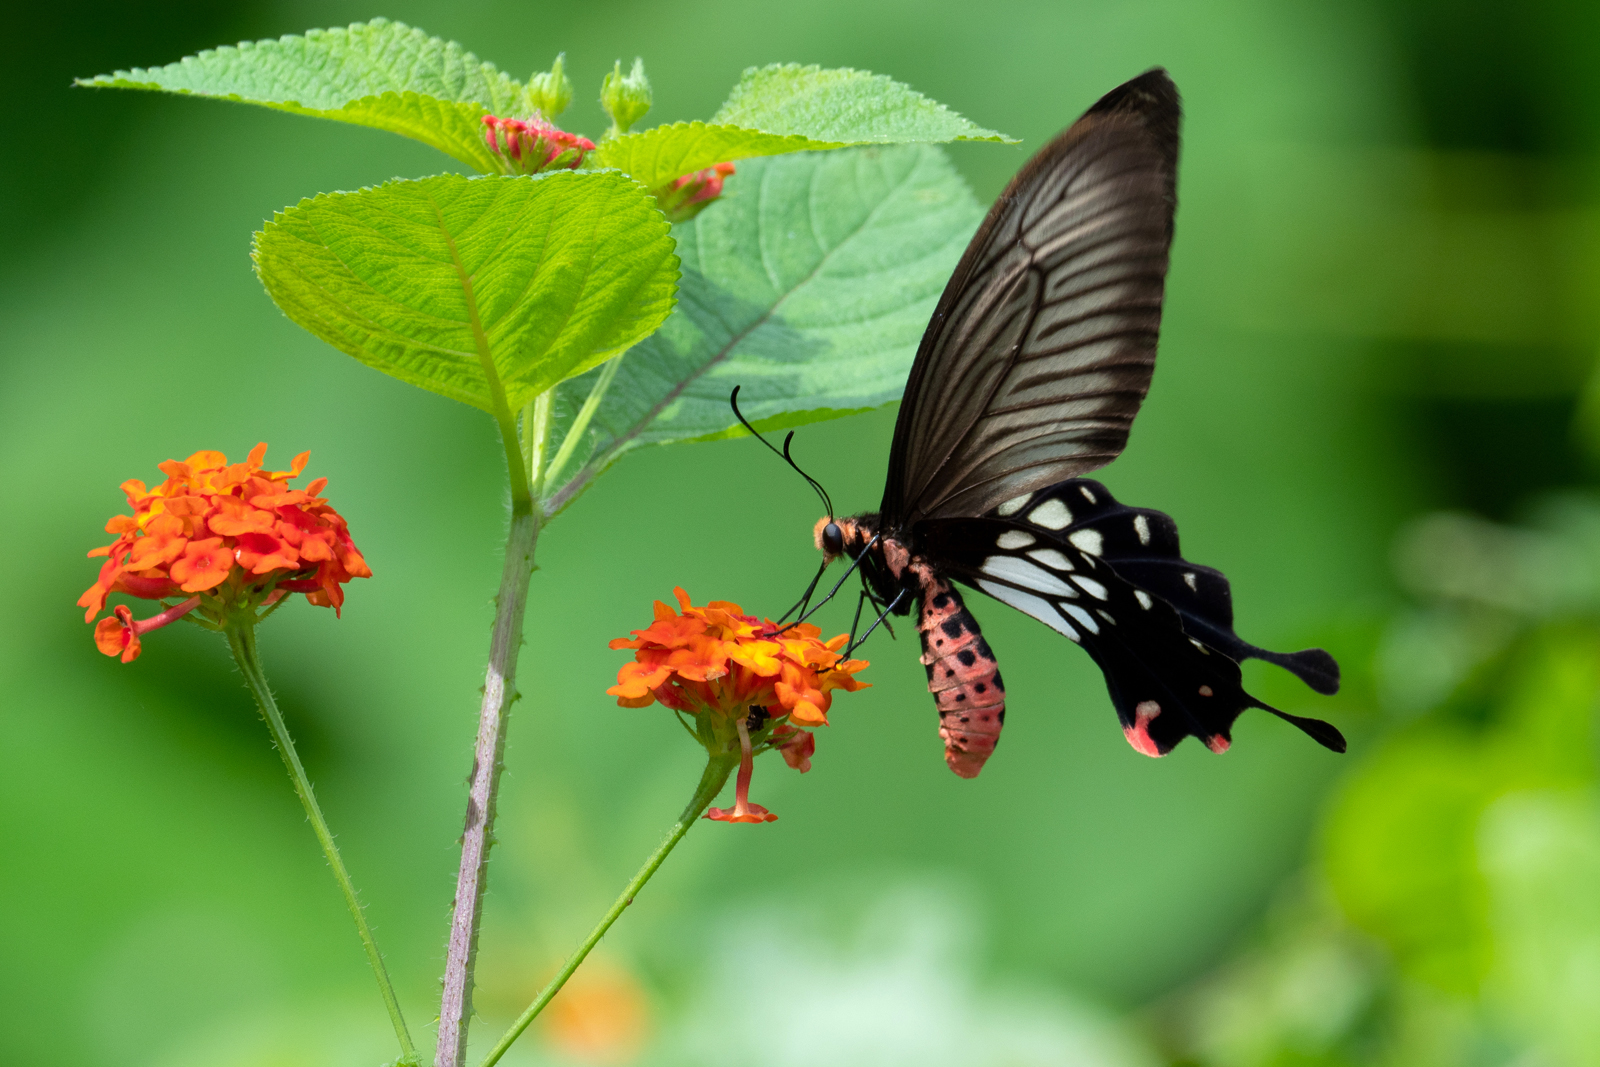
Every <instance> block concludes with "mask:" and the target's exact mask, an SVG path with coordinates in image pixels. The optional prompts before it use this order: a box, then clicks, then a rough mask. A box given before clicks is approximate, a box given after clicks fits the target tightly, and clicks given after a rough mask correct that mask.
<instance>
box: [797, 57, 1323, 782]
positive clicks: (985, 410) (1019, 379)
mask: <svg viewBox="0 0 1600 1067" xmlns="http://www.w3.org/2000/svg"><path fill="white" fill-rule="evenodd" d="M1180 116H1181V107H1180V102H1179V97H1178V90H1177V87H1176V86H1175V85H1174V84H1173V83H1172V80H1171V79H1170V78H1169V77H1168V76H1167V73H1166V72H1165V71H1164V70H1161V69H1159V68H1157V69H1154V70H1150V71H1147V72H1146V73H1144V74H1142V75H1140V76H1139V77H1137V78H1134V79H1133V80H1132V81H1129V82H1127V83H1125V84H1123V85H1121V86H1119V87H1117V88H1116V89H1113V90H1112V91H1111V92H1109V93H1107V94H1106V95H1105V96H1104V97H1102V98H1101V99H1100V100H1099V101H1098V102H1097V103H1096V104H1095V105H1094V106H1093V107H1091V108H1090V109H1089V110H1088V111H1087V112H1085V113H1084V114H1083V116H1082V117H1081V118H1080V119H1078V121H1077V122H1075V123H1073V125H1072V126H1071V127H1069V128H1068V129H1067V130H1066V131H1065V132H1064V133H1062V134H1061V135H1059V136H1058V137H1056V139H1055V140H1053V141H1051V142H1050V143H1049V144H1048V145H1046V146H1045V147H1044V148H1043V149H1041V150H1040V151H1039V152H1038V154H1037V155H1035V156H1034V157H1033V158H1032V159H1031V160H1029V161H1028V163H1027V164H1026V165H1025V166H1024V167H1023V168H1022V170H1021V171H1020V172H1018V174H1017V175H1016V177H1015V178H1013V179H1012V181H1011V183H1010V184H1009V185H1008V186H1007V187H1006V190H1005V192H1003V193H1002V194H1001V195H1000V198H999V200H997V201H996V202H995V204H994V207H993V208H992V209H991V210H990V211H989V214H988V216H987V217H986V218H985V219H984V221H983V225H982V226H980V227H979V228H978V232H977V234H976V235H975V236H974V237H973V238H972V242H971V244H969V245H968V246H967V250H966V253H965V254H964V255H963V256H962V257H961V261H960V263H959V264H957V266H956V269H955V273H954V274H953V275H952V276H951V278H950V281H949V283H948V285H947V286H946V287H945V290H944V294H943V296H942V297H941V298H940V300H939V303H938V305H937V307H936V308H935V310H934V313H933V318H932V320H931V321H930V322H929V324H928V329H927V332H926V333H925V334H924V335H923V338H922V343H921V346H920V348H919V349H918V351H917V356H916V360H915V362H914V363H913V364H912V368H911V374H910V377H909V379H908V380H907V383H906V389H905V396H904V399H903V400H902V402H901V406H900V413H899V419H898V421H897V422H896V424H895V430H894V443H893V445H892V447H891V448H890V451H889V471H888V477H887V480H886V484H885V488H884V494H883V503H882V505H881V506H880V507H879V509H878V510H877V511H876V512H869V513H865V514H860V515H855V516H852V517H849V518H842V519H835V518H834V517H833V515H832V514H831V512H832V507H831V505H829V507H828V510H829V512H830V514H828V515H826V516H824V517H823V518H822V519H821V520H819V521H818V523H817V525H816V528H815V540H816V544H817V547H818V548H819V549H820V550H821V551H822V552H823V559H824V563H823V566H824V568H826V567H827V565H828V564H829V563H831V562H832V561H833V560H834V559H838V558H840V557H848V558H849V559H850V560H851V561H852V564H851V565H852V567H859V568H860V570H861V574H862V585H863V589H862V597H863V600H864V601H866V602H869V603H871V604H873V605H874V606H875V607H876V608H877V609H878V610H879V611H880V615H879V620H880V621H882V620H883V619H884V618H885V617H886V616H887V615H890V614H894V615H908V614H910V612H911V611H912V610H913V608H914V609H915V610H916V611H917V618H918V621H917V629H918V631H919V633H920V634H921V637H922V663H923V665H924V666H925V667H926V668H927V671H928V688H929V690H930V691H931V692H932V693H933V697H934V702H935V704H936V705H937V707H938V711H939V719H940V729H939V733H940V736H941V737H942V738H943V740H944V744H945V760H946V762H947V763H948V764H949V766H950V768H951V770H953V771H955V773H956V774H958V775H961V776H962V777H964V778H971V777H975V776H976V775H977V774H978V772H979V771H980V770H981V769H982V768H983V765H984V762H985V761H986V760H987V759H988V757H989V755H990V754H991V753H992V752H993V751H994V748H995V744H996V742H997V741H998V740H999V738H1000V730H1001V726H1002V725H1003V724H1004V722H1005V699H1006V698H1005V684H1004V682H1003V681H1002V679H1001V676H1000V670H999V667H998V666H997V664H996V662H995V656H994V652H993V650H992V649H990V647H989V645H988V643H987V642H986V641H985V640H984V638H983V634H982V632H981V631H980V629H979V627H978V621H977V619H975V618H974V617H973V615H972V613H971V612H970V611H969V610H968V609H967V607H966V605H965V603H964V602H963V601H962V598H961V594H960V593H959V592H958V591H957V590H956V587H955V585H954V584H953V583H954V582H960V583H962V584H963V585H965V586H968V587H970V588H973V589H977V590H980V591H981V592H983V593H986V594H988V595H989V596H991V597H993V598H995V599H996V600H999V601H1002V602H1004V603H1006V604H1009V605H1011V606H1012V607H1014V608H1016V609H1017V610H1019V611H1021V612H1023V613H1025V614H1027V615H1031V616H1032V617H1033V618H1035V619H1037V620H1039V621H1040V622H1042V623H1044V624H1045V625H1046V626H1049V627H1050V628H1051V629H1053V630H1056V631H1058V632H1059V633H1060V634H1062V635H1063V636H1065V637H1066V638H1067V639H1068V640H1071V641H1074V642H1076V643H1078V644H1080V645H1082V646H1083V648H1084V649H1085V650H1086V651H1087V652H1088V653H1089V655H1090V656H1091V657H1093V659H1094V661H1095V663H1096V664H1098V665H1099V667H1100V669H1101V671H1102V672H1103V673H1104V674H1105V680H1106V688H1107V690H1108V691H1109V693H1110V696H1111V703H1112V705H1113V706H1114V707H1115V708H1116V712H1117V717H1118V718H1119V719H1120V720H1121V724H1122V729H1123V732H1124V734H1125V735H1126V736H1127V739H1128V741H1129V743H1130V744H1132V746H1133V747H1134V748H1135V749H1136V750H1138V751H1139V752H1142V753H1144V754H1146V755H1149V756H1161V755H1165V754H1166V753H1168V752H1170V751H1171V750H1172V748H1173V746H1175V745H1177V744H1178V743H1179V742H1180V741H1182V740H1183V739H1184V738H1185V737H1189V736H1191V735H1192V736H1194V737H1198V738H1199V739H1200V740H1201V741H1202V742H1204V744H1205V745H1206V746H1207V747H1208V748H1210V749H1211V750H1212V751H1213V752H1222V751H1225V750H1226V749H1227V748H1228V746H1229V744H1230V743H1231V730H1232V727H1233V723H1234V720H1235V719H1237V718H1238V717H1239V715H1240V714H1241V713H1242V712H1243V711H1244V710H1245V709H1247V708H1261V709H1264V710H1266V711H1269V712H1271V713H1272V714H1274V715H1276V716H1278V717H1279V718H1282V719H1285V720H1287V721H1288V722H1291V723H1293V724H1294V725H1295V726H1298V727H1299V728H1300V729H1301V730H1303V731H1305V732H1306V733H1307V734H1309V735H1310V736H1311V737H1312V738H1314V739H1315V740H1317V741H1319V742H1321V743H1322V744H1323V745H1325V746H1326V747H1328V748H1330V749H1333V750H1334V751H1336V752H1343V751H1344V749H1345V741H1344V737H1343V736H1342V735H1341V734H1340V733H1339V731H1338V730H1337V729H1335V728H1334V727H1333V726H1332V725H1330V724H1328V723H1326V722H1323V721H1321V720H1319V719H1308V718H1302V717H1300V716H1297V715H1290V714H1288V713H1286V712H1283V711H1280V710H1278V709H1277V708H1274V707H1271V706H1269V705H1267V704H1265V703H1262V702H1261V701H1260V700H1258V699H1256V698H1255V697H1253V696H1251V695H1250V694H1249V693H1246V692H1245V691H1244V688H1243V685H1242V684H1241V676H1240V669H1239V661H1240V660H1243V659H1247V658H1255V659H1261V660H1265V661H1267V662H1269V663H1275V664H1277V665H1279V666H1281V667H1284V668H1286V669H1288V670H1289V671H1291V672H1293V673H1294V674H1296V675H1297V676H1299V678H1300V679H1301V680H1302V681H1304V682H1305V683H1306V684H1307V685H1309V686H1310V687H1311V688H1312V689H1313V690H1315V691H1316V692H1318V693H1325V694H1331V693H1334V692H1337V691H1338V688H1339V666H1338V664H1337V663H1336V662H1335V661H1334V659H1333V657H1332V656H1330V655H1329V654H1328V653H1327V652H1325V651H1323V650H1321V649H1308V650H1306V651H1303V652H1295V653H1289V654H1284V653H1277V652H1270V651H1267V650H1266V649H1263V648H1258V647H1256V646H1255V645H1252V644H1249V643H1248V642H1246V641H1244V640H1243V639H1242V638H1240V637H1239V636H1238V635H1237V634H1236V633H1234V630H1233V605H1232V594H1231V592H1230V590H1229V587H1228V580H1227V578H1226V577H1224V576H1223V574H1222V573H1221V572H1220V571H1216V570H1213V569H1211V568H1209V567H1202V566H1199V565H1197V564H1192V563H1190V562H1188V561H1187V560H1185V559H1184V558H1183V555H1182V553H1181V552H1180V550H1179V545H1178V528H1177V526H1176V524H1175V523H1174V522H1173V521H1172V519H1171V518H1169V517H1168V516H1166V515H1164V514H1162V513H1161V512H1159V511H1152V510H1150V509H1147V508H1134V507H1129V506H1128V505H1126V504H1122V503H1119V502H1118V501H1117V500H1116V499H1115V498H1113V497H1112V495H1111V493H1110V492H1109V491H1108V490H1107V489H1106V487H1105V486H1104V485H1102V484H1100V483H1099V482H1096V481H1093V480H1090V479H1088V478H1084V477H1081V476H1082V475H1084V474H1086V473H1088V472H1090V471H1093V470H1095V469H1096V468H1098V467H1101V466H1104V465H1105V464H1106V463H1109V462H1110V461H1111V460H1113V459H1115V458H1116V457H1117V455H1118V454H1120V453H1121V452H1122V449H1123V447H1124V446H1125V445H1126V443H1127V440H1128V430H1129V426H1130V425H1131V423H1132V421H1133V418H1134V415H1135V414H1136V413H1137V412H1138V410H1139V405H1140V403H1141V402H1142V401H1143V400H1144V397H1145V394H1146V392H1147V391H1148V390H1149V387H1150V378H1151V374H1152V373H1153V372H1154V370H1155V357H1156V341H1157V335H1158V332H1159V329H1160V325H1161V307H1162V297H1163V292H1164V286H1165V280H1166V273H1167V256H1168V250H1169V248H1170V246H1171V243H1172V228H1173V213H1174V211H1175V209H1176V205H1177V192H1176V190H1177V166H1178V125H1179V119H1180ZM820 574H821V572H819V577H820ZM847 576H848V572H847ZM841 582H842V580H841ZM815 584H816V583H815V582H813V588H815ZM837 588H838V587H837V586H836V587H835V589H837ZM808 598H809V596H808ZM859 607H860V605H859V604H858V611H857V618H858V619H859V617H860V611H859ZM875 625H876V624H874V626H875ZM870 632H871V631H870V629H869V631H868V633H870ZM864 638H865V635H863V637H862V639H864Z"/></svg>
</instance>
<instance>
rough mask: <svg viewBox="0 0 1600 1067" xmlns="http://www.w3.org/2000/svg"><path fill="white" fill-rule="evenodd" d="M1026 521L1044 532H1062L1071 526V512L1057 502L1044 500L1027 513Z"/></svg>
mask: <svg viewBox="0 0 1600 1067" xmlns="http://www.w3.org/2000/svg"><path fill="white" fill-rule="evenodd" d="M1028 521H1029V522H1031V523H1033V524H1034V525H1035V526H1043V527H1044V528H1045V529H1046V530H1064V529H1066V528H1067V527H1068V526H1071V525H1072V512H1070V511H1068V510H1067V506H1066V505H1065V504H1063V503H1062V502H1061V501H1059V500H1055V499H1050V500H1046V501H1045V502H1044V503H1043V504H1040V505H1039V506H1038V507H1036V508H1034V509H1033V510H1032V511H1030V512H1028Z"/></svg>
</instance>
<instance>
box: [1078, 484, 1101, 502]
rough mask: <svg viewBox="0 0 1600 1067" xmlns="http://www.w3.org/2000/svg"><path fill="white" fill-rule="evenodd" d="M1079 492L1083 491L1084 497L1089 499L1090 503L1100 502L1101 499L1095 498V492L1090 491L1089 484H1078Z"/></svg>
mask: <svg viewBox="0 0 1600 1067" xmlns="http://www.w3.org/2000/svg"><path fill="white" fill-rule="evenodd" d="M1078 492H1080V493H1082V494H1083V499H1085V500H1087V501H1088V502H1089V503H1091V504H1096V503H1099V501H1097V500H1095V498H1094V494H1093V493H1091V492H1089V487H1088V486H1087V485H1080V486H1078Z"/></svg>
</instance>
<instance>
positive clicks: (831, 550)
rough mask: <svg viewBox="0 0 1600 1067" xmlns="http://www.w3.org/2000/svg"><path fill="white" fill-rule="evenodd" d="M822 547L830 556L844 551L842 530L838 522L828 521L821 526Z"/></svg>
mask: <svg viewBox="0 0 1600 1067" xmlns="http://www.w3.org/2000/svg"><path fill="white" fill-rule="evenodd" d="M822 548H823V551H825V552H827V553H828V555H830V556H837V555H840V554H841V553H843V552H844V531H843V530H841V529H839V524H838V523H836V522H830V523H828V525H826V526H824V527H823V528H822Z"/></svg>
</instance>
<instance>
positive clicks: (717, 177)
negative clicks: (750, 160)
mask: <svg viewBox="0 0 1600 1067" xmlns="http://www.w3.org/2000/svg"><path fill="white" fill-rule="evenodd" d="M732 174H733V164H732V163H718V164H717V165H716V166H714V167H707V168H706V169H705V170H697V171H695V172H694V173H693V174H685V175H684V176H683V177H681V178H674V179H673V180H672V181H670V182H668V183H667V184H665V185H663V186H661V187H660V188H658V189H656V190H655V198H656V203H657V205H659V206H660V208H661V212H662V214H664V215H666V216H667V221H668V222H687V221H688V220H690V219H692V218H694V217H695V216H696V215H698V214H700V212H702V211H704V210H705V209H706V205H707V204H709V203H711V201H713V200H715V199H716V198H717V197H719V196H721V195H722V182H723V179H725V178H727V177H729V176H730V175H732Z"/></svg>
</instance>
